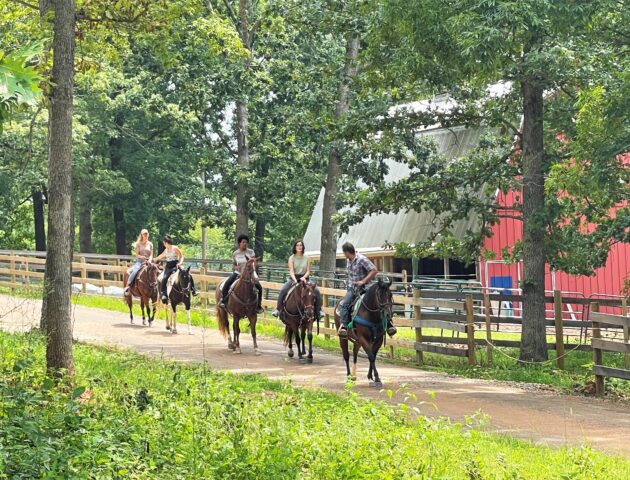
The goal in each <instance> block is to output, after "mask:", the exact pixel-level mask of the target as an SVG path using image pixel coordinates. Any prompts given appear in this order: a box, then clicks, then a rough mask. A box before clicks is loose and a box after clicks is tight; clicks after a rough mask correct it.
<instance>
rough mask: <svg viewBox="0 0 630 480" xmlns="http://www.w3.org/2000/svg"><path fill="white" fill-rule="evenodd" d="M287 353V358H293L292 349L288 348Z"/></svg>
mask: <svg viewBox="0 0 630 480" xmlns="http://www.w3.org/2000/svg"><path fill="white" fill-rule="evenodd" d="M287 355H288V356H289V358H293V355H294V353H293V350H289V351H288V352H287Z"/></svg>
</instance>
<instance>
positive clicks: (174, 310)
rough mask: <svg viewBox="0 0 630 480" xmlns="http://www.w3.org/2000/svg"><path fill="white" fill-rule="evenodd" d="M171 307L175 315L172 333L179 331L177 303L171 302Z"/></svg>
mask: <svg viewBox="0 0 630 480" xmlns="http://www.w3.org/2000/svg"><path fill="white" fill-rule="evenodd" d="M171 307H172V309H173V310H172V311H171V314H172V315H173V317H172V319H173V321H172V322H171V324H172V327H171V333H177V305H175V304H174V303H173V302H171Z"/></svg>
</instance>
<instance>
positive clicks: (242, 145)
mask: <svg viewBox="0 0 630 480" xmlns="http://www.w3.org/2000/svg"><path fill="white" fill-rule="evenodd" d="M248 128H249V114H248V111H247V105H246V104H245V103H244V102H242V101H238V102H236V141H237V145H238V156H237V163H238V166H239V179H238V181H237V183H236V236H237V237H238V236H239V235H241V234H243V235H247V234H248V231H249V226H248V222H249V195H248V193H247V180H246V179H245V178H243V175H240V173H241V172H242V173H244V172H245V171H246V170H247V168H248V167H249V141H248Z"/></svg>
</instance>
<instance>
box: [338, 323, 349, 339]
mask: <svg viewBox="0 0 630 480" xmlns="http://www.w3.org/2000/svg"><path fill="white" fill-rule="evenodd" d="M337 335H339V336H340V337H342V338H348V327H347V326H346V325H344V324H341V325H340V326H339V330H337Z"/></svg>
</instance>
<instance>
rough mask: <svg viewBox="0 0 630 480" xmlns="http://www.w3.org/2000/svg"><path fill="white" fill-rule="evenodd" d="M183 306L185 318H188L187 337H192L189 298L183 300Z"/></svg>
mask: <svg viewBox="0 0 630 480" xmlns="http://www.w3.org/2000/svg"><path fill="white" fill-rule="evenodd" d="M184 306H185V307H186V317H187V318H188V335H192V334H193V332H192V323H191V320H190V297H188V298H186V299H184Z"/></svg>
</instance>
